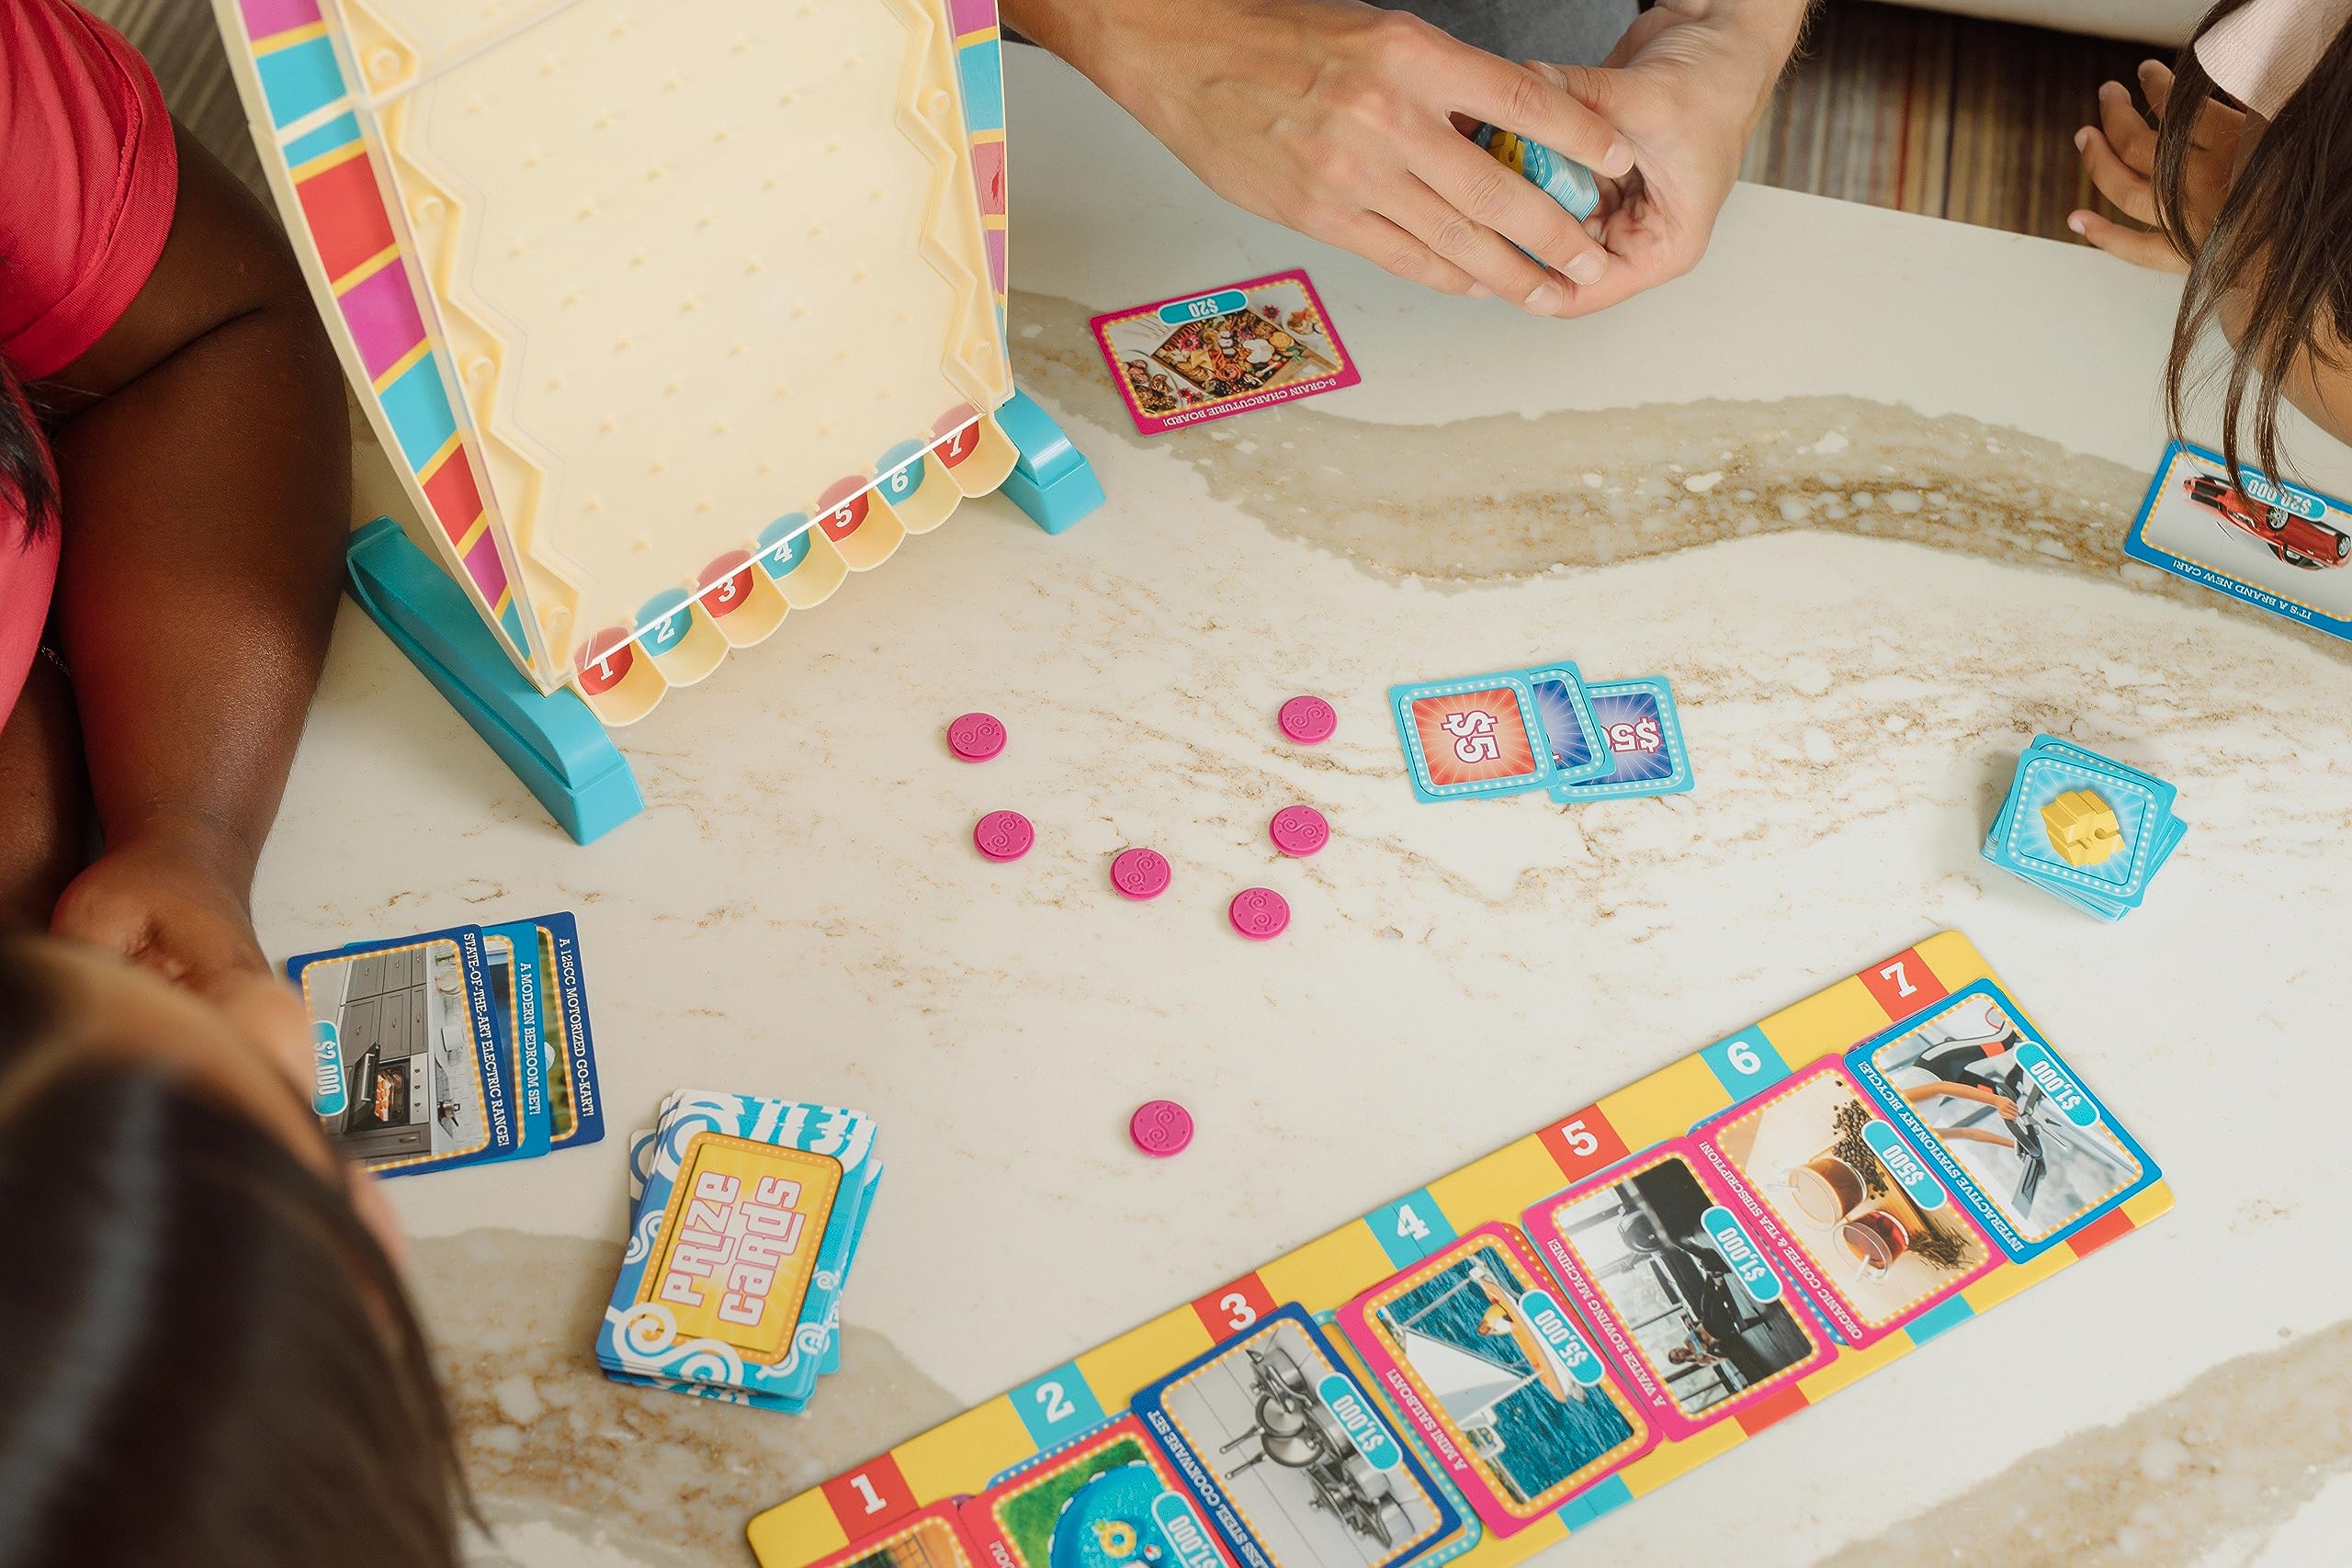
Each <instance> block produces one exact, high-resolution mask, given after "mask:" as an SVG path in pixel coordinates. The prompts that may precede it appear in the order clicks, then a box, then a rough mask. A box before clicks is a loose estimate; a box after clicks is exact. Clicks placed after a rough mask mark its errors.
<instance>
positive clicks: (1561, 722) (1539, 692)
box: [1527, 659, 1617, 784]
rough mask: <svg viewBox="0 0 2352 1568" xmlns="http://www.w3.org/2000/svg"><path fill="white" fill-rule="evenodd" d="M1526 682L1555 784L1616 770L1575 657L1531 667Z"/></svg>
mask: <svg viewBox="0 0 2352 1568" xmlns="http://www.w3.org/2000/svg"><path fill="white" fill-rule="evenodd" d="M1527 684H1528V687H1529V689H1530V690H1532V692H1533V693H1534V694H1535V716H1536V718H1537V720H1538V721H1539V722H1540V723H1541V724H1542V725H1543V728H1544V742H1545V744H1547V745H1548V746H1549V747H1550V748H1551V751H1552V782H1553V783H1554V784H1582V783H1584V782H1585V781H1586V780H1588V779H1597V778H1600V776H1601V775H1603V774H1605V773H1612V772H1613V771H1615V768H1616V766H1617V761H1616V758H1615V756H1614V755H1613V754H1612V753H1611V751H1610V750H1609V748H1608V747H1607V746H1606V745H1605V744H1603V742H1602V741H1601V739H1600V721H1599V720H1597V719H1596V718H1594V717H1593V713H1592V699H1591V697H1590V696H1589V694H1587V692H1586V690H1585V683H1584V672H1583V671H1580V670H1578V669H1577V666H1576V661H1575V660H1571V659H1563V660H1560V661H1559V662H1558V663H1556V664H1545V665H1541V666H1538V667H1537V668H1535V669H1533V670H1530V671H1527Z"/></svg>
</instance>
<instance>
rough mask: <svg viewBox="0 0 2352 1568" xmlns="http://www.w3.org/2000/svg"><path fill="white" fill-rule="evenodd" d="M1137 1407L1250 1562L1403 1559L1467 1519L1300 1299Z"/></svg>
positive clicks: (1321, 1564) (1233, 1546) (1266, 1566)
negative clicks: (1434, 1482) (1341, 1359)
mask: <svg viewBox="0 0 2352 1568" xmlns="http://www.w3.org/2000/svg"><path fill="white" fill-rule="evenodd" d="M1134 1409H1135V1412H1136V1415H1137V1416H1140V1417H1142V1419H1143V1423H1144V1427H1145V1430H1146V1431H1148V1433H1149V1434H1150V1435H1151V1437H1152V1438H1153V1440H1154V1441H1156V1442H1158V1443H1159V1445H1160V1447H1161V1448H1162V1449H1163V1450H1166V1452H1167V1454H1168V1457H1169V1459H1170V1461H1172V1462H1173V1463H1174V1465H1175V1467H1176V1470H1177V1472H1178V1473H1179V1474H1181V1475H1182V1477H1183V1480H1184V1484H1185V1485H1186V1486H1188V1487H1189V1488H1191V1490H1192V1492H1193V1496H1194V1497H1195V1498H1196V1499H1198V1501H1199V1503H1200V1505H1201V1512H1202V1514H1203V1515H1204V1517H1206V1518H1207V1519H1208V1521H1209V1525H1210V1528H1211V1529H1215V1530H1216V1532H1217V1534H1218V1535H1219V1536H1220V1537H1221V1538H1222V1539H1223V1542H1224V1545H1225V1547H1226V1548H1227V1551H1230V1552H1231V1553H1232V1554H1233V1556H1234V1558H1235V1560H1236V1561H1237V1562H1240V1563H1242V1564H1244V1565H1245V1568H1390V1565H1391V1564H1395V1563H1400V1562H1409V1561H1411V1560H1413V1559H1415V1558H1418V1557H1420V1556H1422V1555H1424V1554H1426V1553H1427V1552H1429V1551H1430V1549H1432V1548H1433V1547H1435V1546H1437V1545H1438V1544H1439V1543H1440V1542H1441V1541H1443V1540H1447V1539H1448V1538H1450V1537H1452V1536H1453V1534H1454V1532H1455V1531H1456V1530H1457V1529H1460V1527H1461V1521H1460V1518H1459V1517H1458V1516H1457V1515H1456V1514H1455V1513H1454V1511H1453V1508H1452V1507H1451V1506H1449V1505H1448V1504H1447V1503H1446V1502H1445V1500H1444V1498H1443V1497H1442V1495H1440V1494H1439V1493H1438V1492H1437V1490H1436V1489H1435V1488H1434V1486H1433V1485H1432V1484H1431V1483H1430V1478H1429V1472H1427V1471H1425V1470H1424V1469H1422V1468H1421V1464H1420V1461H1418V1460H1416V1459H1414V1458H1413V1457H1412V1455H1411V1454H1410V1453H1409V1452H1408V1451H1407V1450H1406V1448H1405V1445H1404V1443H1403V1442H1402V1441H1401V1440H1399V1438H1398V1437H1397V1432H1396V1430H1395V1429H1394V1428H1393V1427H1390V1425H1389V1423H1388V1420H1387V1417H1386V1416H1385V1415H1383V1413H1382V1409H1381V1406H1380V1405H1379V1404H1378V1403H1377V1402H1376V1401H1374V1399H1373V1398H1372V1397H1371V1396H1370V1395H1368V1394H1366V1393H1364V1391H1363V1387H1362V1386H1361V1385H1360V1384H1358V1383H1357V1382H1356V1381H1355V1380H1354V1379H1353V1378H1351V1377H1350V1376H1349V1375H1348V1374H1347V1372H1346V1371H1343V1370H1342V1369H1341V1367H1340V1363H1339V1361H1338V1359H1337V1358H1336V1357H1335V1356H1334V1355H1333V1353H1332V1352H1331V1350H1330V1348H1329V1347H1328V1346H1327V1345H1326V1344H1325V1342H1324V1339H1323V1336H1322V1333H1321V1331H1320V1330H1318V1329H1317V1328H1316V1326H1315V1325H1314V1324H1313V1323H1312V1322H1311V1321H1310V1320H1309V1319H1308V1317H1307V1315H1306V1313H1305V1311H1303V1310H1302V1309H1301V1308H1300V1307H1299V1306H1298V1305H1297V1304H1296V1303H1292V1304H1291V1305H1288V1306H1284V1307H1283V1308H1282V1309H1280V1310H1279V1311H1277V1312H1273V1313H1270V1314H1265V1315H1264V1316H1262V1317H1261V1318H1259V1319H1258V1321H1257V1322H1256V1324H1254V1325H1252V1326H1250V1327H1249V1328H1247V1329H1244V1330H1243V1331H1242V1332H1241V1333H1239V1334H1237V1335H1235V1336H1234V1337H1232V1338H1230V1339H1227V1341H1225V1343H1223V1344H1222V1345H1219V1346H1218V1347H1217V1348H1216V1349H1214V1350H1211V1351H1210V1352H1209V1353H1208V1354H1207V1355H1205V1356H1204V1357H1202V1358H1201V1359H1198V1360H1196V1361H1194V1362H1193V1363H1192V1364H1191V1365H1189V1366H1187V1367H1184V1368H1182V1369H1181V1370H1180V1371H1177V1372H1175V1373H1174V1374H1172V1375H1170V1377H1168V1378H1165V1379H1163V1380H1162V1381H1160V1382H1157V1383H1154V1384H1152V1385H1151V1386H1149V1387H1148V1388H1146V1389H1144V1390H1143V1391H1142V1392H1141V1393H1137V1394H1136V1397H1135V1402H1134ZM1032 1568H1035V1565H1032Z"/></svg>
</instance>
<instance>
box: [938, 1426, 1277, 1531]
mask: <svg viewBox="0 0 2352 1568" xmlns="http://www.w3.org/2000/svg"><path fill="white" fill-rule="evenodd" d="M963 1520H964V1529H965V1533H966V1534H967V1536H968V1537H970V1539H971V1541H972V1544H973V1547H974V1548H975V1550H976V1551H978V1554H979V1560H980V1562H981V1564H983V1565H984V1568H1231V1559H1230V1558H1228V1557H1227V1556H1226V1554H1225V1552H1224V1551H1223V1549H1222V1548H1221V1547H1220V1546H1219V1545H1218V1544H1217V1540H1216V1534H1215V1532H1213V1531H1212V1530H1211V1529H1209V1528H1208V1526H1207V1525H1206V1524H1205V1523H1204V1521H1203V1520H1202V1518H1201V1515H1200V1509H1199V1506H1197V1505H1196V1504H1195V1503H1194V1502H1193V1498H1192V1496H1191V1495H1189V1494H1187V1493H1186V1492H1185V1490H1184V1488H1183V1486H1182V1483H1179V1482H1178V1480H1177V1479H1176V1474H1175V1472H1174V1471H1173V1470H1172V1469H1170V1466H1169V1463H1168V1460H1167V1458H1166V1456H1164V1455H1163V1454H1161V1453H1160V1452H1159V1450H1158V1449H1156V1448H1154V1447H1153V1446H1152V1444H1151V1443H1150V1441H1149V1440H1148V1438H1146V1437H1145V1435H1144V1430H1143V1426H1142V1423H1140V1422H1138V1421H1137V1420H1136V1418H1135V1417H1134V1416H1121V1417H1119V1418H1118V1419H1117V1420H1115V1421H1113V1422H1111V1423H1109V1424H1108V1425H1106V1426H1103V1427H1096V1428H1095V1429H1094V1430H1093V1431H1091V1432H1089V1433H1087V1434H1085V1435H1084V1436H1083V1437H1080V1438H1075V1439H1073V1440H1072V1441H1070V1442H1069V1443H1067V1444H1065V1445H1063V1446H1062V1447H1060V1448H1058V1449H1055V1450H1051V1451H1049V1452H1047V1453H1046V1454H1043V1455H1041V1456H1039V1457H1038V1458H1037V1459H1035V1460H1033V1461H1030V1462H1029V1463H1027V1464H1024V1465H1022V1466H1020V1467H1018V1468H1017V1469H1016V1470H1014V1472H1012V1474H1011V1475H1010V1476H1009V1477H1007V1478H1006V1479H1004V1480H1002V1481H1001V1482H999V1483H997V1484H995V1485H993V1486H991V1487H989V1489H988V1490H987V1491H986V1492H984V1493H982V1494H981V1495H978V1497H975V1498H973V1499H972V1500H971V1501H969V1502H967V1503H966V1504H965V1505H964V1507H963Z"/></svg>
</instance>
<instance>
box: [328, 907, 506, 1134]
mask: <svg viewBox="0 0 2352 1568" xmlns="http://www.w3.org/2000/svg"><path fill="white" fill-rule="evenodd" d="M486 957H487V955H486V953H485V952H484V948H483V942H482V932H481V928H480V927H479V926H454V927H451V928H450V929H448V930H447V931H432V932H428V933H427V934H425V935H423V936H415V937H407V938H403V939H401V940H400V941H397V942H370V943H355V944H353V945H352V946H350V947H346V948H342V949H338V950H336V951H334V952H328V953H303V954H301V955H300V956H298V957H295V958H291V959H288V961H287V964H286V973H287V975H288V977H289V978H291V979H292V980H293V982H294V983H295V985H296V986H297V987H300V989H301V993H302V1005H303V1006H304V1007H305V1008H306V1009H307V1010H309V1012H310V1015H311V1043H312V1047H313V1051H314V1065H315V1068H316V1077H315V1079H314V1082H313V1084H312V1089H311V1109H312V1110H313V1111H316V1112H317V1113H318V1117H319V1121H320V1123H321V1124H322V1126H324V1127H325V1129H326V1132H327V1137H328V1139H329V1141H330V1142H332V1143H333V1144H334V1145H335V1147H336V1149H337V1150H338V1151H339V1152H340V1153H342V1154H343V1155H344V1156H345V1157H346V1158H350V1159H356V1160H358V1161H360V1162H361V1163H362V1164H364V1165H366V1166H367V1167H368V1168H369V1169H370V1170H373V1171H375V1172H376V1173H377V1174H379V1175H380V1176H408V1175H413V1174H415V1173H417V1172H419V1171H426V1170H447V1169H449V1168H454V1167H458V1166H465V1165H479V1164H481V1163H482V1162H483V1161H486V1160H498V1159H506V1158H508V1157H510V1156H513V1155H514V1154H515V1152H516V1150H517V1147H518V1143H519V1136H518V1134H519V1128H518V1126H517V1119H516V1116H515V1106H514V1104H513V1102H512V1100H511V1099H510V1091H511V1088H512V1076H511V1075H512V1071H513V1066H512V1063H511V1062H510V1061H509V1060H508V1059H507V1056H506V1052H505V1048H504V1038H503V1032H502V1031H501V1030H500V1028H499V1023H498V1019H497V1015H496V1014H495V1013H494V1012H493V1011H492V1007H491V998H490V986H489V978H488V964H487V962H486Z"/></svg>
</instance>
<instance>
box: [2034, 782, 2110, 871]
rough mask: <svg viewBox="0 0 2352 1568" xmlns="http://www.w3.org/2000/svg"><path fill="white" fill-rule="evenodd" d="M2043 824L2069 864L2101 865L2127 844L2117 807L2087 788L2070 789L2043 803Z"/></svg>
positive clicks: (2059, 852)
mask: <svg viewBox="0 0 2352 1568" xmlns="http://www.w3.org/2000/svg"><path fill="white" fill-rule="evenodd" d="M2041 825H2042V827H2043V828H2044V829H2046V830H2047V831H2048V832H2049V834H2050V847H2051V848H2052V849H2053V850H2056V851H2057V852H2058V858H2059V859H2061V860H2063V861H2064V862H2065V863H2067V864H2068V865H2097V864H2098V863H2100V862H2101V861H2104V860H2106V859H2107V858H2108V857H2109V856H2110V855H2112V854H2114V853H2115V852H2116V851H2118V850H2120V849H2121V848H2122V847H2123V825H2122V824H2121V823H2120V822H2118V821H2117V820H2116V819H2115V808H2114V807H2110V806H2109V805H2108V803H2107V802H2106V801H2104V800H2101V799H2100V798H2099V797H2098V795H2095V794H2093V793H2092V792H2091V791H2089V790H2086V789H2070V790H2068V791H2067V792H2066V793H2065V794H2064V795H2060V796H2059V797H2058V798H2057V799H2055V800H2053V801H2052V802H2051V803H2050V804H2049V805H2047V806H2045V807H2042V808H2041Z"/></svg>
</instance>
